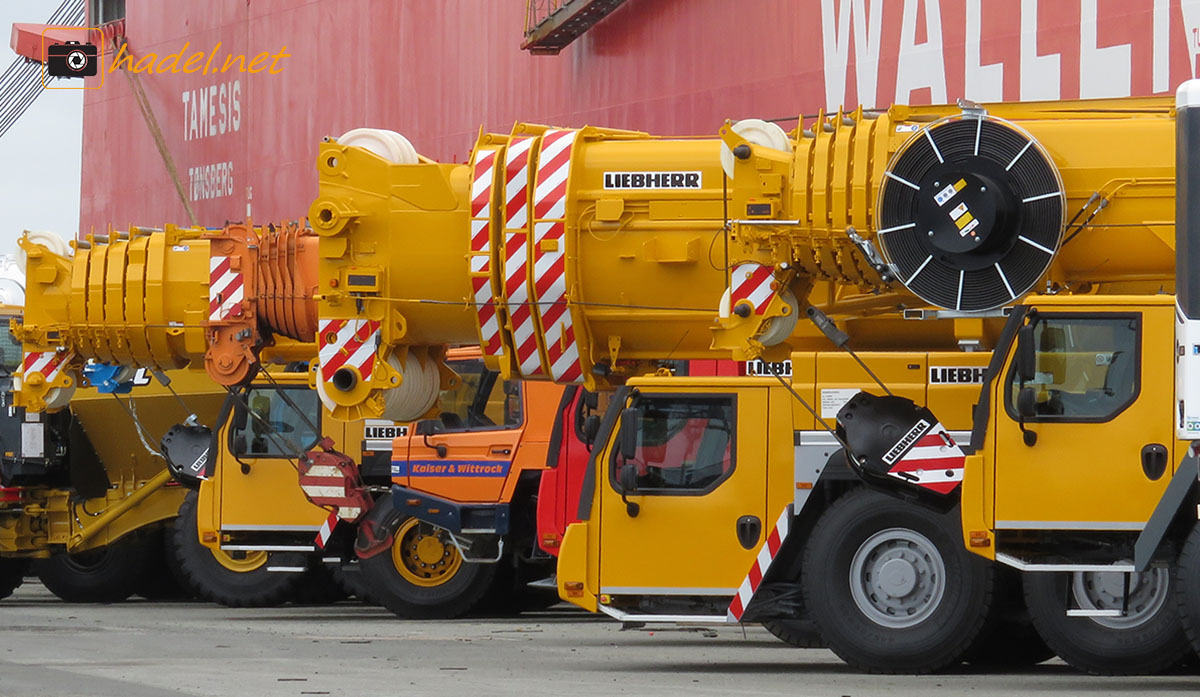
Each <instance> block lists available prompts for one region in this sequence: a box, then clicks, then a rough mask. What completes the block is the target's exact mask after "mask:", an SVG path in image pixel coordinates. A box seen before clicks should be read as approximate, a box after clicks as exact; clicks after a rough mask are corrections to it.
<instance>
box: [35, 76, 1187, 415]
mask: <svg viewBox="0 0 1200 697" xmlns="http://www.w3.org/2000/svg"><path fill="white" fill-rule="evenodd" d="M1172 107H1173V105H1172V103H1171V102H1170V100H1169V99H1166V100H1163V99H1158V100H1108V101H1097V102H1054V103H1040V104H1028V105H1020V104H1014V105H996V106H993V107H989V109H988V110H987V111H986V112H985V111H984V110H982V109H979V108H977V107H974V106H973V105H960V106H939V107H904V106H897V107H893V108H892V109H890V110H888V111H886V112H865V111H863V110H861V109H860V110H858V111H855V112H850V113H837V114H829V115H825V114H821V115H819V116H818V117H817V119H816V120H815V122H810V121H808V120H806V121H804V123H803V125H802V127H801V128H799V129H797V130H796V131H795V132H793V133H792V134H790V135H789V134H785V133H784V132H783V131H782V129H780V128H779V127H778V126H775V125H774V124H771V123H767V122H762V121H757V120H749V121H741V122H738V123H736V124H727V125H726V126H725V127H724V128H723V129H721V131H720V134H719V137H718V138H658V137H653V136H650V135H647V134H645V133H638V132H632V131H614V130H605V129H599V128H593V127H585V128H581V129H559V128H548V127H545V126H535V125H529V124H518V125H517V126H516V127H515V128H514V129H513V131H512V132H511V133H510V134H508V135H495V134H485V135H482V136H481V137H480V138H479V141H478V142H477V144H476V147H475V148H474V150H473V152H472V155H471V158H470V161H469V162H467V163H465V164H445V163H437V162H433V161H430V160H428V159H426V158H423V157H420V156H418V155H417V154H416V152H415V150H414V149H413V148H412V146H411V145H410V144H409V143H408V141H407V140H405V139H404V138H403V137H402V136H400V135H399V134H396V133H392V132H390V131H378V130H373V129H357V130H355V131H351V132H350V133H347V134H344V135H343V136H342V137H340V138H338V139H336V140H334V139H327V140H326V141H325V142H323V143H322V144H321V146H320V149H319V153H318V157H317V170H318V180H319V193H318V197H317V199H316V200H315V201H314V202H313V204H312V206H311V207H310V210H309V218H308V220H309V225H310V226H311V228H301V227H296V226H288V227H284V228H280V229H266V230H263V229H252V228H250V227H248V226H244V225H229V226H227V227H226V228H225V229H224V230H222V231H217V232H210V231H204V230H199V229H185V228H171V227H168V228H167V230H165V231H164V232H161V233H157V232H156V233H151V234H145V233H142V232H141V231H136V230H135V231H132V233H133V234H131V235H130V236H129V239H116V238H113V239H107V240H101V239H97V240H95V242H96V243H95V244H93V245H92V246H91V247H90V248H89V249H81V250H79V251H78V253H77V254H76V256H75V257H74V259H69V258H63V257H58V256H56V255H54V254H52V253H51V252H49V251H48V250H45V249H41V248H38V247H36V246H34V245H30V244H28V243H24V244H25V246H26V248H27V249H28V250H29V256H30V265H31V268H30V274H29V278H30V293H29V294H30V299H29V303H28V305H29V308H28V309H27V313H26V319H25V325H24V327H22V328H19V331H20V333H21V338H22V340H23V341H24V342H25V344H26V351H27V352H29V354H30V356H34V355H39V356H49V357H50V358H51V359H53V360H52V361H50V362H51V363H53V364H54V366H58V365H62V366H64V368H62V369H61V370H59V369H57V368H54V367H52V368H47V369H46V370H44V371H43V370H41V369H40V368H39V365H40V364H34V363H30V362H29V361H28V360H27V366H30V368H29V369H27V370H26V371H25V373H24V375H23V377H24V385H25V387H24V388H23V390H22V394H21V397H20V399H21V400H22V403H24V404H26V405H27V406H29V407H31V408H40V407H45V406H51V407H53V397H55V396H56V395H58V396H61V393H53V394H52V393H51V390H52V389H56V388H57V389H62V388H66V387H68V383H71V381H73V380H77V379H78V378H77V375H78V372H77V371H78V367H79V366H80V365H81V364H82V362H83V361H84V360H85V359H94V360H98V361H103V362H114V363H120V364H123V365H138V366H149V367H157V368H163V369H170V368H176V367H179V366H180V365H183V364H185V363H188V362H191V361H195V360H198V359H200V358H201V357H203V359H204V361H205V365H206V366H207V367H208V370H209V372H210V374H212V375H213V377H214V379H216V380H218V381H219V382H222V383H223V384H239V383H241V382H244V381H245V380H246V379H247V377H248V376H249V375H250V374H251V373H252V372H253V369H254V366H255V365H256V361H257V352H258V351H259V350H260V349H261V348H262V347H264V346H266V345H269V344H270V342H271V338H272V337H273V336H275V335H279V334H283V335H287V336H291V337H295V338H299V339H301V340H311V339H313V338H314V335H315V340H316V349H317V353H318V355H317V356H315V357H314V359H313V361H312V368H313V370H312V371H311V375H312V379H313V381H314V385H315V387H316V388H317V389H318V391H319V393H320V395H321V398H322V400H323V402H324V403H325V405H326V406H327V407H328V408H329V409H330V410H331V412H332V413H333V415H334V416H335V417H338V418H361V417H366V416H377V415H383V416H386V417H388V418H393V419H397V420H411V419H415V418H419V417H421V416H422V415H424V414H426V413H427V412H429V410H430V409H431V408H432V407H433V406H434V404H435V402H436V400H437V395H438V393H439V390H440V389H442V388H444V387H446V386H447V385H450V384H453V383H454V382H455V380H457V378H456V376H454V375H453V373H452V372H451V371H449V370H448V369H446V368H445V365H444V362H443V360H442V358H441V356H442V352H443V349H444V347H446V346H453V345H465V344H478V345H479V346H480V347H481V348H482V350H483V352H484V356H485V359H486V360H487V361H488V363H489V364H490V365H492V366H493V367H495V368H498V369H499V370H501V371H502V372H503V374H504V375H505V377H516V378H524V379H548V380H554V381H558V382H568V383H569V382H584V383H586V384H587V385H588V386H589V387H594V386H597V385H599V386H605V385H611V384H616V383H619V382H621V381H623V380H624V379H625V378H626V377H628V376H630V375H634V374H639V373H640V372H642V371H644V370H646V369H647V367H649V366H651V365H652V364H653V361H657V360H662V359H669V358H670V359H689V358H705V357H708V358H711V357H731V358H738V359H747V358H754V357H758V356H765V357H769V358H771V357H781V356H784V355H786V353H787V352H788V351H790V350H792V349H794V348H796V347H797V346H799V345H801V343H802V342H803V341H811V340H812V339H811V338H812V336H814V332H813V331H812V330H811V328H810V327H807V323H806V324H805V326H804V327H803V328H800V329H797V320H798V317H799V315H800V314H801V313H802V312H803V311H804V310H805V309H806V308H807V306H808V304H809V302H810V297H811V298H812V302H813V303H816V304H819V305H822V306H823V307H824V309H826V310H827V311H829V312H830V314H832V315H833V316H834V318H835V319H843V318H846V317H850V316H853V315H854V314H858V315H861V314H862V313H863V312H880V311H884V310H891V311H894V310H896V309H898V308H901V307H910V308H919V307H930V306H933V307H936V308H942V309H945V310H952V311H959V312H963V313H971V312H979V311H986V310H991V309H994V308H998V307H1001V306H1003V305H1007V304H1011V303H1012V302H1014V301H1016V300H1017V299H1018V298H1020V297H1021V296H1022V295H1024V294H1026V293H1028V292H1030V291H1031V290H1037V291H1042V290H1050V291H1051V292H1109V291H1113V292H1116V291H1118V290H1119V291H1121V292H1157V291H1160V290H1162V291H1168V292H1169V291H1171V290H1172V289H1173V279H1174V249H1173V242H1174V234H1173V233H1174V231H1173V229H1172V220H1173V206H1174V158H1173V148H1174V129H1173V126H1174V123H1173V115H1174V112H1173V109H1172ZM1076 237H1078V238H1080V239H1079V240H1078V241H1074V240H1075V238H1076ZM101 243H103V244H101ZM238 283H240V284H241V285H240V286H238V285H237V284H238ZM814 286H815V287H816V288H817V289H818V290H819V291H820V293H819V294H815V293H814ZM239 288H240V291H239ZM239 292H240V293H241V295H240V296H239V295H238V293H239ZM847 297H849V298H851V299H853V300H854V302H850V303H846V304H845V305H841V304H839V303H841V301H842V299H845V298H847ZM851 308H853V309H851ZM818 336H819V335H818ZM807 346H809V347H811V344H808V345H807ZM43 363H45V361H43ZM55 370H58V372H56V373H55V372H54V371H55ZM50 373H54V374H53V375H51V374H50ZM48 400H49V401H48Z"/></svg>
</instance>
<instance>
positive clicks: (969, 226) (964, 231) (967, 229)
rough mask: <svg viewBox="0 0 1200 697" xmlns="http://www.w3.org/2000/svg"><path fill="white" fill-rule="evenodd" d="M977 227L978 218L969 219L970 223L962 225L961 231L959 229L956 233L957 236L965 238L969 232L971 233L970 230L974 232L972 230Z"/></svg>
mask: <svg viewBox="0 0 1200 697" xmlns="http://www.w3.org/2000/svg"><path fill="white" fill-rule="evenodd" d="M977 227H979V219H978V218H972V219H971V222H969V223H967V224H966V225H964V226H963V229H961V230H959V231H958V234H959V235H962V236H963V237H966V236H967V235H969V234H971V231H972V230H974V229H975V228H977Z"/></svg>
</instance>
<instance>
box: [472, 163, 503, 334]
mask: <svg viewBox="0 0 1200 697" xmlns="http://www.w3.org/2000/svg"><path fill="white" fill-rule="evenodd" d="M496 152H497V151H495V150H476V151H475V160H474V162H473V163H472V164H471V290H472V292H473V293H474V297H475V314H476V317H477V318H478V320H479V345H480V347H482V348H483V353H484V355H487V356H496V355H499V353H500V349H501V347H502V343H501V341H500V320H499V318H498V317H497V316H496V301H495V298H493V297H492V261H491V257H492V190H493V188H494V187H493V185H492V183H493V182H494V181H495V180H496V179H495V173H496V170H495V164H496Z"/></svg>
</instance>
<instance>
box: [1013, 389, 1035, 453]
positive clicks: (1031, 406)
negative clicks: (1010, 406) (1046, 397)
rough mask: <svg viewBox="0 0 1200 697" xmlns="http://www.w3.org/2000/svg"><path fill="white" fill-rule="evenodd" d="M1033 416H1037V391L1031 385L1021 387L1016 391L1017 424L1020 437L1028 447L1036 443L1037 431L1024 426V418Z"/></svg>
mask: <svg viewBox="0 0 1200 697" xmlns="http://www.w3.org/2000/svg"><path fill="white" fill-rule="evenodd" d="M1034 416H1037V393H1036V392H1034V391H1033V388H1032V387H1022V388H1021V391H1020V392H1018V393H1017V417H1018V421H1017V425H1018V426H1020V428H1021V438H1022V439H1024V441H1025V445H1028V446H1029V447H1033V446H1034V445H1036V444H1037V432H1036V431H1030V430H1029V429H1027V428H1025V419H1030V418H1033V417H1034Z"/></svg>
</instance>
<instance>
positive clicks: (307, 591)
mask: <svg viewBox="0 0 1200 697" xmlns="http://www.w3.org/2000/svg"><path fill="white" fill-rule="evenodd" d="M348 597H350V594H349V593H347V592H346V591H345V589H343V588H342V585H341V584H340V583H338V581H337V579H335V578H334V575H333V570H332V569H331V568H329V567H328V566H326V565H325V563H324V562H322V561H321V560H320V559H317V558H312V559H310V560H309V562H308V570H307V571H305V572H304V573H303V574H301V575H300V582H299V583H297V584H296V587H295V588H294V589H292V598H291V600H292V602H293V603H296V604H297V605H332V604H333V603H336V602H339V601H342V600H346V599H347V598H348Z"/></svg>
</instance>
